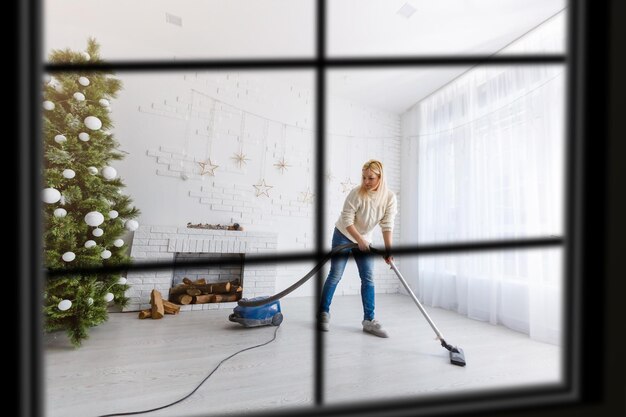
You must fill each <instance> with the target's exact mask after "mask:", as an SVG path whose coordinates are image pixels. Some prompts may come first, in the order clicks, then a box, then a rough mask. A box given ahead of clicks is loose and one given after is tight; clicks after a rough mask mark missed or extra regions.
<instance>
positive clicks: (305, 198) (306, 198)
mask: <svg viewBox="0 0 626 417" xmlns="http://www.w3.org/2000/svg"><path fill="white" fill-rule="evenodd" d="M300 195H301V196H302V202H304V203H310V202H312V201H313V197H315V194H313V193H312V192H311V187H307V188H306V191H305V192H302V193H300Z"/></svg>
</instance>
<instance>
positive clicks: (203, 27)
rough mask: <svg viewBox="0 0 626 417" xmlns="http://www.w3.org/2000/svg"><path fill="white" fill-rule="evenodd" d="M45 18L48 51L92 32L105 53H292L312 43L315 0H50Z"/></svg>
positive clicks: (161, 56) (113, 56)
mask: <svg viewBox="0 0 626 417" xmlns="http://www.w3.org/2000/svg"><path fill="white" fill-rule="evenodd" d="M43 20H44V36H43V41H44V42H43V51H44V54H46V55H47V54H48V53H50V52H51V51H52V50H53V49H65V48H68V47H69V48H72V49H76V50H84V49H85V48H86V43H87V39H88V38H91V37H93V38H95V39H96V41H97V42H99V43H100V44H101V45H102V51H101V54H100V58H101V59H103V60H105V61H113V60H126V61H128V60H132V61H136V60H155V59H156V60H188V59H233V58H235V59H239V58H248V59H251V58H295V57H311V56H313V54H314V48H315V43H314V40H315V35H314V29H315V26H314V25H315V2H314V1H312V0H296V1H294V0H181V1H170V0H157V1H155V0H136V1H132V2H128V1H120V0H112V1H107V2H101V1H97V0H69V1H62V2H60V1H54V0H48V1H45V2H44V15H43ZM46 58H47V57H46V56H44V61H45V59H46ZM66 62H68V61H66ZM73 62H76V61H73ZM79 62H80V61H79Z"/></svg>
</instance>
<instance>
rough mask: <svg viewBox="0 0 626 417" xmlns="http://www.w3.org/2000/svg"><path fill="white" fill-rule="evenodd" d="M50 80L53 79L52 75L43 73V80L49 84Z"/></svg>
mask: <svg viewBox="0 0 626 417" xmlns="http://www.w3.org/2000/svg"><path fill="white" fill-rule="evenodd" d="M50 81H52V77H51V76H50V74H44V75H43V82H44V83H46V84H48V83H49V82H50Z"/></svg>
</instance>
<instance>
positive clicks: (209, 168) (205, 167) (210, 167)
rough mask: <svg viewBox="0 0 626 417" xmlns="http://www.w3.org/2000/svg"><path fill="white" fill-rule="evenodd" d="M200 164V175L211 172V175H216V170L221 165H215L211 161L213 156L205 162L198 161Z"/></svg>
mask: <svg viewBox="0 0 626 417" xmlns="http://www.w3.org/2000/svg"><path fill="white" fill-rule="evenodd" d="M198 165H200V175H206V174H209V175H211V176H213V177H214V176H215V170H216V169H217V168H219V165H215V164H214V163H212V162H211V158H209V159H207V160H206V161H205V162H198Z"/></svg>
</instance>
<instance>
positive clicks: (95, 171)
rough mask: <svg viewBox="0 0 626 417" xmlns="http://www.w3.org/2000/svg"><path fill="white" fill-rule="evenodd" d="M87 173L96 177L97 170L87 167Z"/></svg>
mask: <svg viewBox="0 0 626 417" xmlns="http://www.w3.org/2000/svg"><path fill="white" fill-rule="evenodd" d="M87 171H89V173H90V174H91V175H96V174H97V173H98V168H96V167H89V168H87Z"/></svg>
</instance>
